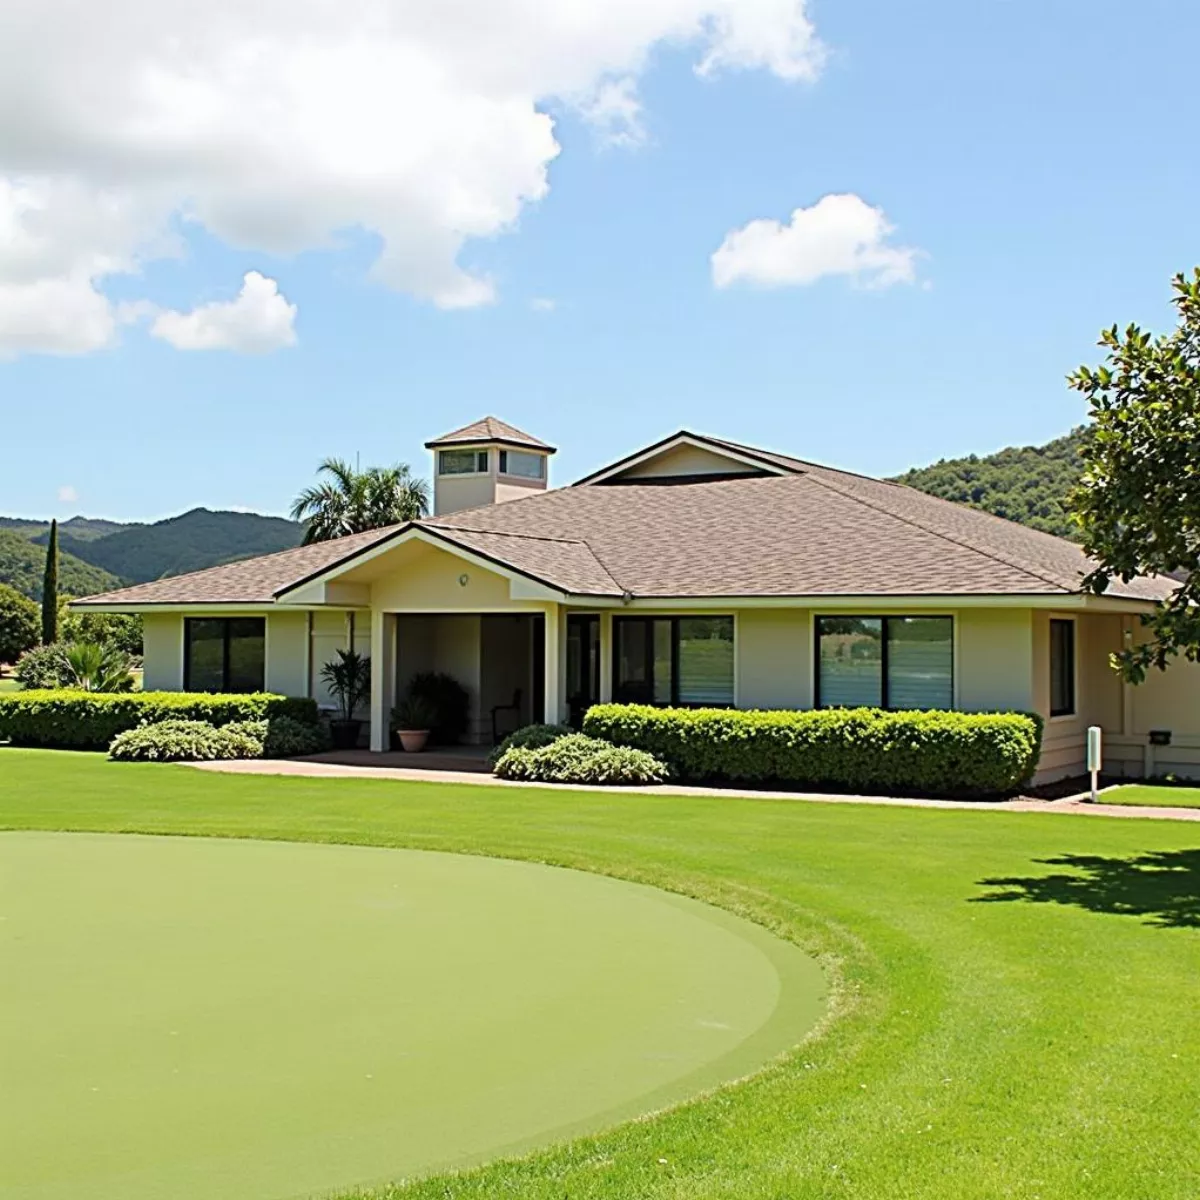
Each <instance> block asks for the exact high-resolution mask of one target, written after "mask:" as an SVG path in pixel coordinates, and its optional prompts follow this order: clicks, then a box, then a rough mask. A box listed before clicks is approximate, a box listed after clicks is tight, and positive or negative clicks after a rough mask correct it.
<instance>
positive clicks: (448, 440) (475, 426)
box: [425, 417, 555, 454]
mask: <svg viewBox="0 0 1200 1200" xmlns="http://www.w3.org/2000/svg"><path fill="white" fill-rule="evenodd" d="M473 442H506V443H508V444H509V445H510V446H530V447H532V448H533V449H535V450H548V451H549V452H550V453H551V454H554V453H555V449H554V447H553V446H551V445H548V444H547V443H546V442H543V441H539V439H537V438H535V437H534V436H533V435H532V434H529V433H526V432H524V430H521V429H518V428H517V427H516V426H515V425H510V424H508V422H507V421H501V420H500V419H499V418H498V417H482V418H481V419H480V420H478V421H472V422H471V424H470V425H464V426H463V427H462V428H461V429H455V430H452V431H451V432H450V433H443V434H442V436H441V437H437V438H434V439H433V441H431V442H426V443H425V449H426V450H433V449H434V448H435V447H437V446H463V445H470V444H471V443H473Z"/></svg>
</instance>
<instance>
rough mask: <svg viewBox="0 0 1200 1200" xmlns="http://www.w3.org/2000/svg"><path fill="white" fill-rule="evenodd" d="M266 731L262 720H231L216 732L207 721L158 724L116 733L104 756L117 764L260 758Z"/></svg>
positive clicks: (160, 722)
mask: <svg viewBox="0 0 1200 1200" xmlns="http://www.w3.org/2000/svg"><path fill="white" fill-rule="evenodd" d="M266 732H267V723H266V721H231V722H230V723H229V724H228V725H222V726H221V728H220V729H218V728H217V727H216V726H215V725H210V724H209V723H208V722H207V721H158V722H157V723H155V724H154V725H139V726H138V727H137V728H136V729H127V730H125V732H124V733H118V734H117V736H116V737H115V738H113V741H112V745H111V746H109V748H108V757H109V758H115V759H116V760H117V761H118V762H204V761H206V760H208V759H214V758H261V757H262V750H263V739H264V737H265V736H266Z"/></svg>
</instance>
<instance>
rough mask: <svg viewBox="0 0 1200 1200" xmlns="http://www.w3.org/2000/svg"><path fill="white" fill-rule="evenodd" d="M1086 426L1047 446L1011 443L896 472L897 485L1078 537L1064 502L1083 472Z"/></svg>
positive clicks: (1063, 535) (1065, 535)
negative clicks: (983, 452)
mask: <svg viewBox="0 0 1200 1200" xmlns="http://www.w3.org/2000/svg"><path fill="white" fill-rule="evenodd" d="M1085 435H1086V430H1085V427H1084V426H1080V427H1079V428H1078V429H1073V430H1071V432H1070V433H1068V434H1066V435H1065V436H1064V437H1060V438H1055V439H1054V441H1052V442H1047V443H1046V444H1045V445H1044V446H1009V447H1008V448H1007V449H1005V450H999V451H997V452H996V453H995V454H988V455H986V456H984V457H982V458H981V457H979V456H978V455H976V454H970V455H968V456H967V457H966V458H946V459H942V461H941V462H936V463H934V464H933V465H932V466H929V467H914V468H913V470H911V471H908V472H906V473H905V474H903V475H897V476H896V482H897V483H906V484H908V486H909V487H915V488H919V489H920V490H921V491H923V492H929V493H930V494H931V495H934V496H941V497H942V498H943V499H944V500H956V501H958V502H959V503H960V504H969V505H970V506H971V507H972V508H981V509H983V510H984V511H985V512H990V513H995V514H996V516H998V517H1007V518H1008V519H1009V520H1010V521H1019V522H1020V523H1021V524H1022V525H1029V526H1031V527H1032V528H1034V529H1041V530H1043V531H1045V532H1046V533H1055V534H1057V535H1058V536H1059V537H1066V538H1072V539H1074V538H1076V537H1077V536H1078V535H1077V533H1076V531H1075V529H1074V528H1073V526H1072V524H1071V522H1070V520H1069V518H1068V516H1067V511H1066V508H1065V505H1064V500H1065V499H1066V496H1067V493H1068V492H1069V491H1070V490H1071V488H1072V487H1074V485H1075V483H1076V481H1077V480H1078V479H1079V476H1080V473H1081V472H1082V465H1081V463H1080V461H1079V447H1080V445H1081V444H1082V442H1083V439H1084V437H1085Z"/></svg>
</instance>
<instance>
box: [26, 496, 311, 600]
mask: <svg viewBox="0 0 1200 1200" xmlns="http://www.w3.org/2000/svg"><path fill="white" fill-rule="evenodd" d="M303 535H304V531H303V529H302V528H301V526H300V525H299V524H297V523H296V522H295V521H285V520H284V519H283V518H282V517H264V516H262V515H261V514H259V513H242V512H212V511H211V510H209V509H207V508H194V509H192V510H191V512H185V513H182V514H181V515H180V516H178V517H170V518H168V519H167V520H165V521H156V522H155V523H154V524H153V525H129V526H126V527H124V528H122V529H118V530H117V531H116V532H115V533H109V534H106V535H105V536H104V537H99V538H87V539H80V538H76V537H74V536H72V535H71V533H70V532H69V531H68V532H62V530H61V528H60V533H59V540H58V544H59V546H60V547H61V548H62V549H63V550H66V551H69V552H70V553H71V554H74V555H75V556H76V557H77V558H81V559H83V561H84V562H90V563H92V564H94V565H95V566H97V567H102V568H103V569H104V570H105V571H108V572H110V573H111V574H113V575H116V576H119V577H120V578H121V579H124V580H127V581H128V582H130V583H146V582H148V581H149V580H151V579H161V578H162V577H163V576H164V575H185V574H186V573H187V572H188V571H200V570H203V569H204V568H205V567H215V566H218V565H220V564H221V563H226V562H232V561H233V560H234V559H238V558H253V557H255V556H257V555H259V554H273V553H274V552H275V551H276V550H290V549H292V547H293V546H298V545H300V541H301V538H302V537H303ZM35 540H36V541H38V542H39V543H44V542H45V540H46V535H45V534H41V535H39V536H38V537H37V538H36V539H35Z"/></svg>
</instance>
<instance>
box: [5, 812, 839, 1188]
mask: <svg viewBox="0 0 1200 1200" xmlns="http://www.w3.org/2000/svg"><path fill="white" fill-rule="evenodd" d="M0 912H3V914H4V917H5V923H4V929H5V933H4V935H3V938H2V940H3V942H4V943H5V944H6V948H7V949H6V954H5V971H6V973H8V974H9V975H10V978H11V980H12V987H11V990H10V992H9V996H10V1005H9V1006H8V1008H7V1009H6V1012H5V1020H4V1023H3V1025H2V1026H0V1061H3V1062H4V1063H5V1072H4V1088H5V1091H6V1092H9V1093H10V1094H12V1095H14V1096H15V1097H18V1098H19V1102H18V1103H16V1104H14V1106H13V1109H12V1111H11V1112H9V1113H8V1114H7V1115H6V1118H5V1132H6V1136H8V1137H11V1138H12V1144H11V1148H10V1153H9V1154H8V1155H7V1156H6V1161H5V1163H4V1167H3V1168H2V1170H3V1172H4V1175H5V1176H6V1177H7V1179H8V1180H10V1181H15V1191H16V1192H17V1193H18V1194H20V1195H26V1194H28V1195H29V1196H36V1197H38V1198H39V1200H42V1198H45V1200H51V1198H55V1200H57V1198H58V1197H62V1198H63V1200H67V1198H69V1197H73V1196H77V1195H79V1194H81V1193H82V1194H84V1195H87V1196H88V1197H90V1198H92V1200H109V1198H111V1200H156V1198H158V1197H163V1196H170V1197H172V1198H173V1200H209V1198H211V1200H219V1198H223V1197H228V1196H231V1195H243V1194H244V1195H248V1196H264V1197H266V1196H294V1195H301V1194H307V1193H313V1192H325V1191H332V1190H333V1189H334V1188H337V1187H343V1188H344V1187H345V1186H347V1185H349V1184H356V1183H358V1184H361V1183H370V1182H377V1181H381V1180H387V1179H392V1178H395V1177H396V1176H397V1175H415V1174H428V1173H430V1172H431V1171H432V1170H433V1169H435V1168H437V1167H450V1166H454V1167H458V1166H462V1165H464V1163H469V1162H471V1161H473V1160H478V1159H480V1158H484V1157H492V1158H494V1157H496V1156H497V1155H498V1154H500V1153H502V1152H512V1151H513V1150H514V1149H517V1148H523V1147H527V1146H530V1145H534V1144H537V1143H542V1144H545V1143H546V1142H548V1141H550V1140H553V1139H555V1138H558V1139H559V1140H561V1139H562V1138H563V1137H565V1136H567V1135H568V1134H570V1133H573V1132H580V1131H582V1130H583V1129H584V1128H587V1127H590V1128H596V1127H603V1126H604V1125H611V1124H614V1123H615V1122H616V1121H618V1120H620V1119H621V1118H622V1117H628V1116H637V1115H639V1114H640V1113H642V1112H645V1111H647V1110H648V1109H653V1108H655V1107H661V1106H662V1105H663V1104H665V1103H668V1102H670V1101H672V1100H679V1099H682V1098H685V1097H687V1096H690V1095H693V1094H695V1093H696V1092H697V1091H699V1090H702V1089H703V1088H704V1087H706V1086H711V1085H712V1084H715V1083H720V1082H722V1081H725V1080H729V1079H736V1078H738V1077H739V1076H740V1075H745V1074H747V1073H748V1072H750V1071H753V1070H754V1069H755V1068H757V1067H759V1066H761V1065H762V1064H763V1063H764V1062H765V1061H767V1060H768V1059H770V1058H771V1057H773V1056H775V1055H777V1054H779V1053H780V1052H781V1051H783V1050H786V1049H787V1048H788V1047H790V1046H792V1045H794V1044H795V1043H796V1042H797V1041H798V1040H800V1039H801V1038H802V1037H803V1036H804V1035H805V1034H806V1033H807V1032H808V1031H809V1030H810V1029H811V1028H812V1027H813V1025H814V1024H815V1023H816V1020H817V1018H818V1017H819V1015H820V1013H821V1011H822V1007H823V1005H822V1000H823V994H824V985H823V981H822V979H821V974H820V971H819V970H818V968H817V966H816V964H815V963H814V962H813V961H812V960H811V959H809V958H807V957H806V956H805V955H804V954H803V953H802V952H801V951H800V950H798V949H797V948H796V947H795V946H793V945H791V944H790V943H788V942H784V941H782V940H780V939H778V938H775V937H773V936H772V935H771V934H769V933H767V932H766V931H765V930H763V929H762V928H761V927H759V926H757V925H753V924H751V923H750V922H748V921H743V920H741V919H739V918H737V917H733V916H730V915H729V914H728V913H725V912H724V911H722V910H721V909H715V908H712V907H710V906H708V905H704V904H699V903H697V902H696V901H694V900H688V899H685V898H683V897H679V896H671V895H669V894H668V893H666V892H662V891H659V890H658V889H656V888H648V887H642V886H638V885H635V884H631V883H625V882H623V881H620V880H615V879H609V878H605V877H603V876H600V875H591V874H585V873H583V872H581V871H564V870H561V869H555V868H551V867H544V866H538V865H536V864H531V863H519V862H512V861H505V860H502V859H489V858H480V857H478V856H472V857H468V856H466V855H460V854H434V853H429V852H427V851H414V850H384V849H375V848H372V847H362V846H313V845H303V844H297V843H287V842H264V841H246V840H240V841H230V840H227V839H226V840H219V839H214V838H164V837H143V836H125V837H120V836H113V835H111V834H78V833H75V834H71V833H21V832H16V833H8V834H6V835H5V836H4V837H0ZM64 1128H68V1129H70V1130H71V1136H70V1138H69V1139H66V1140H64V1139H63V1137H62V1131H63V1129H64Z"/></svg>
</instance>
